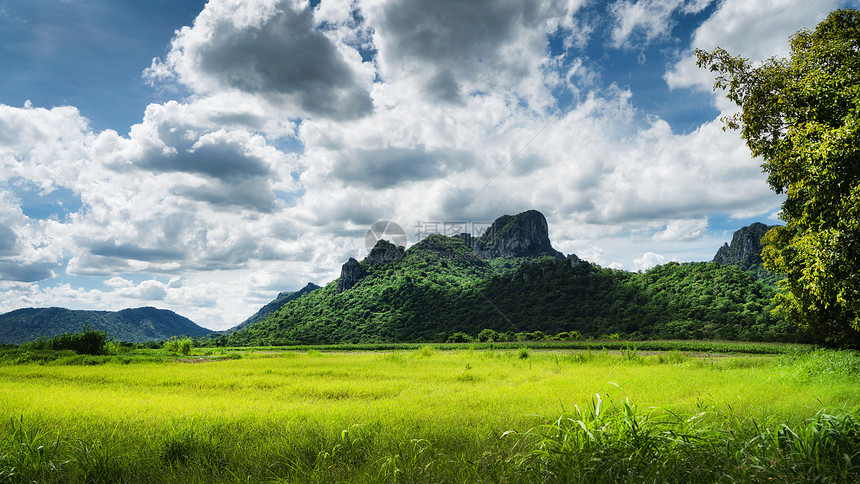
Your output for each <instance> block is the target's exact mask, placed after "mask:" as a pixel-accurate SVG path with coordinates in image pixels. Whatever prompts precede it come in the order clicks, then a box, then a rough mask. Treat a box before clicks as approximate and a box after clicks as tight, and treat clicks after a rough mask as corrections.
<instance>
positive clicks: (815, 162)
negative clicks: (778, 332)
mask: <svg viewBox="0 0 860 484" xmlns="http://www.w3.org/2000/svg"><path fill="white" fill-rule="evenodd" d="M697 56H698V64H699V66H700V67H707V68H709V69H710V70H711V71H713V72H717V73H718V76H717V80H716V83H715V85H714V88H715V89H724V90H726V93H727V97H728V99H730V100H731V101H733V102H734V103H736V104H737V105H738V106H739V107H741V111H740V112H739V113H737V114H735V115H733V116H729V117H728V118H725V121H726V125H727V127H728V128H731V129H739V130H740V134H741V137H742V138H743V139H744V140H745V141H746V144H747V146H749V148H750V150H751V151H752V154H753V155H754V156H757V157H761V159H762V160H763V164H762V168H763V170H764V172H765V173H767V180H768V184H769V185H770V186H771V188H772V189H773V190H774V191H775V192H776V193H779V194H785V196H786V198H785V201H784V202H783V204H782V212H781V215H780V218H782V220H784V221H785V223H786V225H785V226H784V227H777V228H774V229H772V230H771V231H770V232H768V234H767V235H766V236H765V240H764V243H765V248H764V252H763V258H764V262H765V267H766V268H767V269H769V270H772V271H774V272H778V273H781V274H785V276H786V277H785V279H784V282H783V284H784V286H785V288H786V289H787V291H786V292H785V293H783V294H781V295H779V296H778V298H777V301H778V303H779V308H780V309H781V310H782V311H783V312H784V314H785V315H787V317H789V318H790V319H792V320H794V321H797V322H799V323H800V324H802V325H803V326H805V327H806V328H808V329H809V331H810V332H811V333H812V334H813V335H815V336H817V337H819V338H822V339H824V340H827V341H829V342H831V343H837V344H852V345H856V344H858V343H860V12H858V11H857V10H850V9H847V10H837V11H835V12H832V13H831V14H830V15H829V16H828V17H827V18H826V19H825V20H823V21H822V22H821V23H820V24H818V26H816V27H815V28H814V29H812V30H808V31H807V30H802V31H800V32H797V34H795V35H794V37H792V39H791V55H790V58H788V59H776V58H772V59H770V60H768V61H766V62H764V63H762V64H760V65H756V64H754V63H752V62H750V61H749V60H748V59H744V58H742V57H736V56H732V55H730V54H729V53H728V52H726V51H725V50H723V49H716V50H714V51H713V52H704V51H697Z"/></svg>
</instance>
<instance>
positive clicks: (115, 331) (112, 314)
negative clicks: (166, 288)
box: [0, 307, 211, 344]
mask: <svg viewBox="0 0 860 484" xmlns="http://www.w3.org/2000/svg"><path fill="white" fill-rule="evenodd" d="M84 325H88V326H89V327H91V328H92V329H95V330H98V331H104V332H105V333H107V336H108V338H114V339H116V340H120V341H129V342H134V343H139V342H143V341H162V340H165V339H168V338H170V337H173V336H191V337H200V336H204V335H206V334H209V333H211V331H210V330H208V329H206V328H202V327H200V326H198V325H196V324H194V323H193V322H192V321H191V320H189V319H188V318H184V317H182V316H180V315H178V314H176V313H174V312H173V311H167V310H164V309H156V308H152V307H144V308H137V309H123V310H122V311H79V310H71V309H63V308H41V309H34V308H27V309H18V310H16V311H11V312H9V313H6V314H2V315H0V342H3V343H14V344H20V343H23V342H25V341H32V340H35V339H37V338H52V337H54V336H57V335H60V334H62V333H74V332H76V331H80V329H81V327H83V326H84Z"/></svg>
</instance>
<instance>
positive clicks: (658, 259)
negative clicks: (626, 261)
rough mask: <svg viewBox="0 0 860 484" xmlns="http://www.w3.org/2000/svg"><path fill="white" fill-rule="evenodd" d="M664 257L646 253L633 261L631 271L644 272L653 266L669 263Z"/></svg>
mask: <svg viewBox="0 0 860 484" xmlns="http://www.w3.org/2000/svg"><path fill="white" fill-rule="evenodd" d="M669 260H670V259H668V258H667V257H666V256H663V255H660V254H655V253H654V252H646V253H644V254H642V257H640V258H638V259H636V260H634V261H633V269H634V270H637V271H646V270H648V269H650V268H652V267H654V266H658V265H660V264H665V263H666V262H669Z"/></svg>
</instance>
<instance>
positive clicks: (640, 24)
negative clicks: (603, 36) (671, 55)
mask: <svg viewBox="0 0 860 484" xmlns="http://www.w3.org/2000/svg"><path fill="white" fill-rule="evenodd" d="M713 1H714V0H692V1H690V0H637V1H627V0H619V1H617V2H615V3H613V4H612V6H611V7H610V12H611V14H612V15H613V16H614V17H615V24H616V25H615V28H614V29H613V31H612V45H613V46H615V47H634V46H635V47H639V48H642V47H644V46H646V45H647V44H650V43H651V42H653V41H654V40H657V39H661V38H667V37H669V36H670V34H671V31H672V28H673V27H674V26H675V20H674V19H673V14H675V13H676V12H680V13H682V14H694V13H699V12H701V11H702V10H704V9H705V8H706V7H707V6H708V5H709V4H711V3H712V2H713Z"/></svg>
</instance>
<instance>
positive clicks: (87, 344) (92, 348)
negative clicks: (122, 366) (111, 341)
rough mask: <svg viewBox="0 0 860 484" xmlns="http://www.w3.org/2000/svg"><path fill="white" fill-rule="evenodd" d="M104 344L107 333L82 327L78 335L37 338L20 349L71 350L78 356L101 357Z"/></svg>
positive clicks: (67, 334) (103, 352)
mask: <svg viewBox="0 0 860 484" xmlns="http://www.w3.org/2000/svg"><path fill="white" fill-rule="evenodd" d="M106 342H107V333H105V332H104V331H96V330H93V329H88V328H87V327H86V326H84V331H82V332H80V333H63V334H60V335H58V336H54V337H53V338H51V339H44V338H39V339H37V340H35V341H31V342H29V343H24V344H23V345H21V347H22V348H25V349H32V350H54V351H62V350H72V351H74V352H75V353H78V354H79V355H103V354H105V353H106V348H105V344H106Z"/></svg>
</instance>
